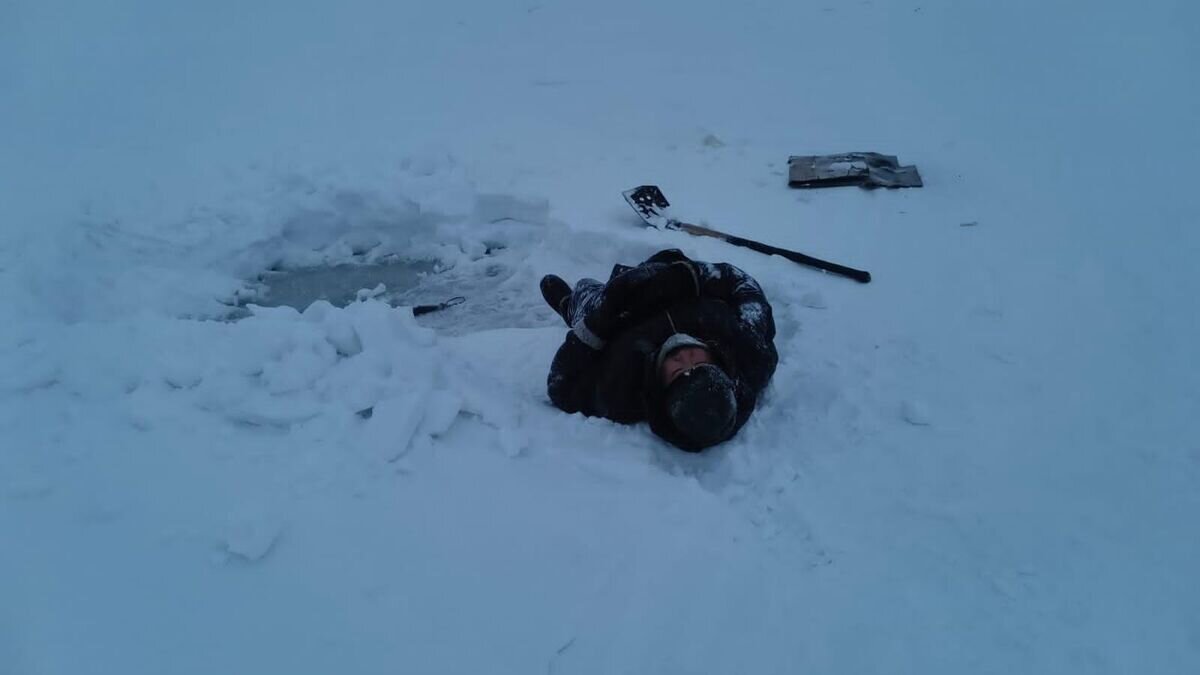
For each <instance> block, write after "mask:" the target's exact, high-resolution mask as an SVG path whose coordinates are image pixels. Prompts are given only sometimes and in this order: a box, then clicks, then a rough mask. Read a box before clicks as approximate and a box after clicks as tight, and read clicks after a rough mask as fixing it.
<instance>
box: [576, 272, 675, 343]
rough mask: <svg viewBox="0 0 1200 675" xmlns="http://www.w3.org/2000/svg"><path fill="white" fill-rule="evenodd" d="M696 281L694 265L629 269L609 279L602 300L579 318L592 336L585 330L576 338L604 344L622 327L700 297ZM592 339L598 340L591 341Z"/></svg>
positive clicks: (577, 333) (577, 332) (579, 332)
mask: <svg viewBox="0 0 1200 675" xmlns="http://www.w3.org/2000/svg"><path fill="white" fill-rule="evenodd" d="M696 279H697V278H696V272H695V270H694V269H693V268H692V263H691V262H685V261H679V262H673V263H665V262H656V263H643V264H641V265H638V266H637V267H633V268H630V269H628V270H626V271H624V272H622V273H620V274H618V275H616V276H614V277H613V278H612V279H610V280H609V282H608V283H607V284H606V285H605V287H604V296H603V298H602V299H601V300H600V302H599V303H597V305H596V306H595V307H594V308H593V309H592V310H591V311H590V312H588V313H587V315H586V316H584V317H582V318H581V319H580V321H582V322H583V323H584V325H585V328H586V329H587V331H588V332H590V334H591V335H590V336H588V335H585V334H581V332H582V331H576V335H578V336H579V337H580V339H582V340H584V342H587V343H588V344H601V345H602V344H603V342H605V341H607V340H608V339H609V338H611V337H612V336H613V335H615V334H616V333H618V332H620V330H621V328H622V327H623V326H627V325H629V324H631V323H636V322H638V321H641V320H643V319H645V318H646V317H648V316H650V315H652V314H654V313H656V312H660V311H662V310H664V309H667V308H668V307H670V306H671V305H672V304H674V303H676V302H678V301H680V300H683V299H685V298H693V297H696V296H697V295H699V284H698V282H697V280H696ZM576 325H578V322H577V323H576ZM592 337H594V338H596V339H594V340H592V339H589V338H592ZM599 348H600V347H596V349H599Z"/></svg>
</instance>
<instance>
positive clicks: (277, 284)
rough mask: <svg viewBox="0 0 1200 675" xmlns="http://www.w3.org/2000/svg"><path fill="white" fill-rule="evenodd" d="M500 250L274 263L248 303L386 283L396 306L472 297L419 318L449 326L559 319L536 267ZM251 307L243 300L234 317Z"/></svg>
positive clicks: (346, 293) (443, 328)
mask: <svg viewBox="0 0 1200 675" xmlns="http://www.w3.org/2000/svg"><path fill="white" fill-rule="evenodd" d="M506 253H507V252H502V251H496V252H495V253H493V254H492V255H489V256H487V257H485V258H482V259H480V260H476V261H472V262H470V263H466V264H461V265H459V266H457V267H456V268H452V269H449V270H445V271H440V269H439V267H438V265H437V263H435V262H434V261H430V260H419V261H412V260H404V261H388V262H378V263H341V264H337V265H322V266H314V267H298V268H294V269H287V270H272V271H269V272H264V273H262V274H261V275H259V284H260V285H261V290H260V291H259V293H258V295H257V296H256V297H255V298H254V299H252V300H249V303H252V304H256V305H262V306H264V307H279V306H288V307H294V308H296V309H297V310H300V311H303V310H304V309H305V308H306V307H308V306H309V305H310V304H312V303H313V302H315V301H317V300H327V301H328V302H330V303H331V304H333V305H336V306H338V307H344V306H346V305H348V304H350V303H352V302H354V301H355V300H356V299H357V297H358V292H359V290H361V289H374V288H375V287H376V286H378V285H379V284H381V283H382V284H383V285H384V286H385V287H386V290H385V291H384V293H382V294H381V295H378V296H376V297H377V299H379V300H382V301H384V302H387V303H389V304H391V305H393V306H402V305H403V306H414V305H426V304H428V305H435V304H438V303H440V302H443V301H445V300H448V299H450V298H451V297H453V296H463V297H465V298H466V302H465V303H463V304H462V305H458V306H456V307H450V308H447V309H444V310H442V311H438V312H434V313H432V314H426V315H423V316H421V317H419V319H418V320H419V321H420V323H421V324H423V325H426V326H429V327H431V328H435V329H437V330H438V331H439V332H443V333H447V334H463V333H470V332H475V331H479V330H488V329H492V328H527V327H534V326H548V325H556V324H557V323H558V322H560V321H561V319H559V318H558V316H557V315H555V314H554V313H553V312H552V311H550V309H549V308H548V307H546V305H545V303H544V302H542V299H541V295H540V292H539V291H538V289H537V285H536V282H535V281H533V280H532V279H533V277H532V273H531V272H530V271H529V270H526V273H527V274H529V275H530V278H529V280H528V281H526V280H525V276H519V277H517V278H516V279H514V277H515V276H516V275H517V274H518V271H519V269H520V268H521V264H520V262H519V261H518V260H509V259H508V256H507V255H506ZM248 315H249V311H248V310H246V309H245V308H244V307H239V308H238V309H237V310H236V311H235V312H233V313H232V314H231V315H230V317H229V318H231V319H239V318H243V317H245V316H248Z"/></svg>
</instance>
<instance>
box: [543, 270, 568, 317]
mask: <svg viewBox="0 0 1200 675" xmlns="http://www.w3.org/2000/svg"><path fill="white" fill-rule="evenodd" d="M538 286H540V287H541V289H542V298H544V299H545V300H546V304H547V305H550V309H553V310H554V311H555V312H558V315H559V316H561V317H562V320H563V322H564V323H566V324H567V325H568V326H570V325H571V322H570V321H568V320H567V300H568V299H569V298H570V297H571V287H570V285H568V284H567V282H565V281H563V280H562V277H559V276H555V275H553V274H547V275H546V276H544V277H542V282H541V283H540V284H538Z"/></svg>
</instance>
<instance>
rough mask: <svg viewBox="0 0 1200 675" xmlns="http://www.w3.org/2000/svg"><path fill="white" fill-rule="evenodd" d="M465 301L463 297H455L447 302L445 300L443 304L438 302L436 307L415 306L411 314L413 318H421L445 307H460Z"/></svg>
mask: <svg viewBox="0 0 1200 675" xmlns="http://www.w3.org/2000/svg"><path fill="white" fill-rule="evenodd" d="M466 301H467V299H466V298H464V297H463V296H461V295H456V296H454V297H453V298H450V299H449V300H447V301H445V302H439V303H438V304H436V305H417V306H415V307H413V308H412V313H413V316H421V315H423V314H429V313H431V312H439V311H441V310H443V309H446V308H447V307H454V306H455V305H461V304H463V303H464V302H466Z"/></svg>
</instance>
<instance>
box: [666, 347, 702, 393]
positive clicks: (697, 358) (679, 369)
mask: <svg viewBox="0 0 1200 675" xmlns="http://www.w3.org/2000/svg"><path fill="white" fill-rule="evenodd" d="M704 363H712V355H711V354H709V353H708V350H707V349H705V348H703V347H695V346H691V347H681V348H679V349H676V350H675V351H673V352H671V353H670V354H669V355H667V358H665V359H663V363H662V370H660V371H659V372H658V376H659V378H661V380H662V383H663V386H664V387H667V386H670V385H671V383H672V382H674V381H675V378H677V377H679V376H680V375H682V374H683V373H685V372H687V371H689V370H691V369H692V368H695V367H696V366H699V365H701V364H704Z"/></svg>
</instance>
